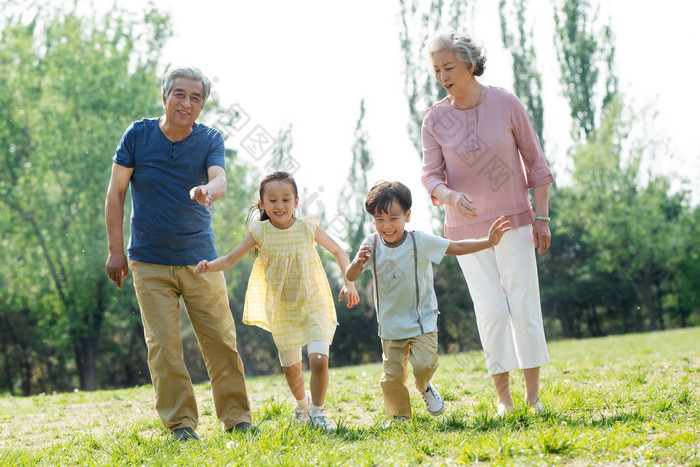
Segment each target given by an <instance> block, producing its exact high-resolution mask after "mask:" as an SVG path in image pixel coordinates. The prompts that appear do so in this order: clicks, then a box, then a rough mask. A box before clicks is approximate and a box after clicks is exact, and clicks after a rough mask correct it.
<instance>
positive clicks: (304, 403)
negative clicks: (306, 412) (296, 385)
mask: <svg viewBox="0 0 700 467" xmlns="http://www.w3.org/2000/svg"><path fill="white" fill-rule="evenodd" d="M308 405H309V399H308V398H307V397H306V395H304V398H303V399H297V407H299V408H300V409H303V408H306V407H307V406H308Z"/></svg>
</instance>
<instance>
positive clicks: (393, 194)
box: [365, 182, 413, 216]
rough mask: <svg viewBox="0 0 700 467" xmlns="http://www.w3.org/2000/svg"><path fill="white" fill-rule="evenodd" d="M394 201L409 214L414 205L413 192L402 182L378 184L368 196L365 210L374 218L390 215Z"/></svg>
mask: <svg viewBox="0 0 700 467" xmlns="http://www.w3.org/2000/svg"><path fill="white" fill-rule="evenodd" d="M393 201H396V202H397V203H399V206H401V209H403V212H404V213H405V212H407V211H408V210H409V209H411V205H412V204H413V199H412V198H411V190H409V189H408V187H407V186H406V185H404V184H403V183H401V182H377V183H376V184H375V185H374V186H373V187H372V189H371V190H369V193H368V194H367V199H366V200H365V209H366V210H367V212H368V213H370V214H371V215H373V216H374V215H375V214H381V213H389V208H390V207H391V203H392V202H393Z"/></svg>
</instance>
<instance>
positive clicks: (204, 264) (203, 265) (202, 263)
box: [194, 259, 209, 274]
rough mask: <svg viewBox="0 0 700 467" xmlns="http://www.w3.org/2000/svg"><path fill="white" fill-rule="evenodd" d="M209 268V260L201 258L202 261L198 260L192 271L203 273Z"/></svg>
mask: <svg viewBox="0 0 700 467" xmlns="http://www.w3.org/2000/svg"><path fill="white" fill-rule="evenodd" d="M208 270H209V261H207V260H206V259H203V260H202V261H200V262H199V264H198V265H197V267H196V268H194V273H195V274H204V273H205V272H207V271H208Z"/></svg>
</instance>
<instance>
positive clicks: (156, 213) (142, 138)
mask: <svg viewBox="0 0 700 467" xmlns="http://www.w3.org/2000/svg"><path fill="white" fill-rule="evenodd" d="M113 160H114V162H115V163H117V164H119V165H121V166H124V167H128V168H133V169H134V172H133V174H132V176H131V181H130V186H131V237H130V239H129V247H128V252H129V259H132V260H135V261H142V262H145V263H155V264H164V265H168V266H186V265H193V264H197V263H199V261H201V260H203V259H206V260H209V261H211V260H213V259H216V257H217V253H216V248H214V232H213V230H212V228H211V213H210V212H209V209H207V208H206V207H204V206H202V205H200V204H199V203H198V202H197V201H195V200H192V199H190V190H191V189H192V188H194V187H196V186H199V185H204V184H206V183H207V182H208V181H209V177H208V175H207V169H208V168H209V167H211V166H214V165H218V166H220V167H223V168H224V169H225V168H226V165H225V159H224V139H223V137H222V136H221V133H219V132H218V131H216V130H214V129H213V128H210V127H208V126H206V125H202V124H199V123H195V126H194V129H193V130H192V133H190V135H189V136H188V137H187V138H185V139H183V140H182V141H177V142H172V141H170V140H169V139H168V138H166V137H165V135H164V134H163V132H162V131H161V130H160V127H159V126H158V119H157V118H149V119H143V120H140V121H138V122H134V123H132V124H131V125H130V126H129V128H127V130H126V132H125V133H124V136H122V139H121V141H120V142H119V145H118V146H117V150H116V153H115V155H114V158H113Z"/></svg>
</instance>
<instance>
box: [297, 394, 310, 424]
mask: <svg viewBox="0 0 700 467" xmlns="http://www.w3.org/2000/svg"><path fill="white" fill-rule="evenodd" d="M295 405H296V404H295ZM309 410H311V393H310V392H309V391H306V407H299V405H296V407H295V409H294V422H295V423H298V424H303V423H309V420H310V419H309Z"/></svg>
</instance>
